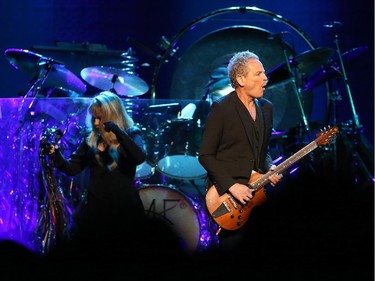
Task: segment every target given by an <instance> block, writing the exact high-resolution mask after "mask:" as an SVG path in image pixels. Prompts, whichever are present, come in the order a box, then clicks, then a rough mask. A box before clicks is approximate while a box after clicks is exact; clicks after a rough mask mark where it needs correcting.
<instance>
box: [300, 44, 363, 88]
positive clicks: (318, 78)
mask: <svg viewBox="0 0 375 281" xmlns="http://www.w3.org/2000/svg"><path fill="white" fill-rule="evenodd" d="M367 49H368V47H367V46H361V47H357V48H353V49H351V50H349V51H347V52H345V53H343V54H342V61H343V63H344V64H345V63H349V62H351V61H352V60H354V59H357V58H359V57H361V56H362V55H363V54H364V53H365V52H366V51H367ZM341 75H342V72H341V66H340V61H339V59H335V60H333V61H331V62H329V63H327V64H326V65H325V66H323V67H321V68H320V69H319V70H318V71H316V72H314V73H313V74H312V75H310V77H308V79H307V81H306V82H305V85H304V87H305V89H307V90H310V89H312V88H314V87H317V86H319V85H321V84H323V83H325V82H327V81H329V80H331V79H333V78H335V77H339V76H341Z"/></svg>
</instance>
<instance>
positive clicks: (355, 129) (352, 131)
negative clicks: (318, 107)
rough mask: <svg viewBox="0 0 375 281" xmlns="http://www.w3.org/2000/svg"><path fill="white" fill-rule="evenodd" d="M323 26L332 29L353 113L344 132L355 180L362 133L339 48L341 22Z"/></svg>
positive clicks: (357, 176)
mask: <svg viewBox="0 0 375 281" xmlns="http://www.w3.org/2000/svg"><path fill="white" fill-rule="evenodd" d="M324 26H325V27H328V28H330V29H331V31H332V34H333V38H334V39H333V41H334V44H335V46H336V52H337V55H338V58H339V61H340V67H341V74H342V77H343V80H344V83H345V87H346V91H347V94H348V97H349V102H350V107H351V110H352V113H353V120H352V121H350V122H348V123H349V124H350V125H351V126H349V127H348V128H347V131H346V134H347V135H348V136H351V141H349V143H348V144H347V145H348V147H349V150H350V151H351V154H352V157H353V164H352V169H353V177H354V181H355V182H357V181H358V178H359V170H358V169H359V168H358V167H359V166H360V163H361V159H360V156H359V153H358V148H357V147H358V141H359V139H360V137H359V134H361V133H362V125H361V124H360V122H359V117H358V114H357V112H356V109H355V106H354V101H353V97H352V94H351V90H350V86H349V80H348V77H347V75H346V70H345V65H344V61H343V59H342V53H341V50H340V44H339V35H338V27H341V26H342V24H341V22H337V21H336V22H332V23H330V24H327V25H324ZM350 127H351V128H350Z"/></svg>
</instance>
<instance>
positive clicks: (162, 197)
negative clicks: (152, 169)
mask: <svg viewBox="0 0 375 281" xmlns="http://www.w3.org/2000/svg"><path fill="white" fill-rule="evenodd" d="M139 194H140V197H141V199H142V202H143V206H144V210H145V213H146V215H147V217H149V218H150V219H157V220H159V221H161V222H163V223H166V225H167V226H168V227H170V228H171V229H172V231H173V233H175V234H176V235H177V237H178V240H179V241H180V242H181V246H182V247H183V249H184V250H186V251H187V252H190V253H191V252H195V251H200V250H205V249H207V248H208V247H209V246H210V245H212V242H213V241H214V239H213V236H212V235H211V233H212V231H211V230H210V229H209V223H208V216H207V213H206V212H205V210H204V209H202V208H201V207H200V205H199V204H198V202H197V199H193V198H192V197H191V196H189V195H187V194H183V193H182V192H181V191H179V190H178V189H176V188H175V187H174V186H171V185H169V186H166V185H159V184H156V185H144V186H143V187H141V188H139Z"/></svg>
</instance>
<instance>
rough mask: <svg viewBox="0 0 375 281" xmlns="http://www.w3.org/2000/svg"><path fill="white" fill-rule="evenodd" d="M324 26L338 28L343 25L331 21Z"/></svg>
mask: <svg viewBox="0 0 375 281" xmlns="http://www.w3.org/2000/svg"><path fill="white" fill-rule="evenodd" d="M323 26H324V27H327V28H336V27H338V26H342V23H341V22H339V21H331V22H327V23H325V24H324V25H323Z"/></svg>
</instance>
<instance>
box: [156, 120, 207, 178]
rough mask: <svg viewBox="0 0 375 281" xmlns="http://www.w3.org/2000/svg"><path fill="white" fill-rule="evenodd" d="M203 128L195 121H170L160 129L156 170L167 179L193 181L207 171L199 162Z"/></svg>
mask: <svg viewBox="0 0 375 281" xmlns="http://www.w3.org/2000/svg"><path fill="white" fill-rule="evenodd" d="M201 139H202V127H200V126H199V125H198V124H197V123H196V122H194V120H193V119H175V120H172V121H170V120H168V121H167V122H165V123H164V124H163V125H162V126H161V127H160V129H159V131H158V134H157V142H156V147H155V149H156V153H155V158H156V168H157V169H158V171H159V172H160V173H162V174H164V175H166V176H167V177H171V178H175V179H187V180H193V179H198V178H203V177H204V176H205V175H206V170H205V169H204V168H203V167H202V165H201V164H200V163H199V161H198V153H199V146H200V143H201Z"/></svg>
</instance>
